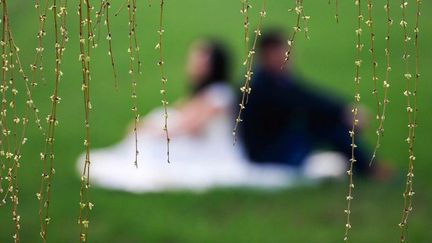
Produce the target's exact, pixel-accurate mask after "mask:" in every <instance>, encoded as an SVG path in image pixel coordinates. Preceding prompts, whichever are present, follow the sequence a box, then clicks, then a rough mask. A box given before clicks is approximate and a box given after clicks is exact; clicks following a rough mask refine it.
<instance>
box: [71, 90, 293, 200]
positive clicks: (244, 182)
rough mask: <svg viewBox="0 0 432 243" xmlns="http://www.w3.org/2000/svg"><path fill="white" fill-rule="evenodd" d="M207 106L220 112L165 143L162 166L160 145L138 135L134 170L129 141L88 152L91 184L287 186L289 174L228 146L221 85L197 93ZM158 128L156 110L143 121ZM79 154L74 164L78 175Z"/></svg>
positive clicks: (227, 108)
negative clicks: (198, 127)
mask: <svg viewBox="0 0 432 243" xmlns="http://www.w3.org/2000/svg"><path fill="white" fill-rule="evenodd" d="M203 92H204V93H203V94H204V95H205V96H206V98H207V99H208V100H209V101H210V102H211V104H213V106H215V107H218V108H222V110H224V112H222V113H220V114H219V115H218V116H217V117H215V118H214V119H212V120H211V121H210V122H209V123H208V124H207V125H206V126H205V128H204V129H202V131H201V132H200V133H199V135H179V136H175V137H173V138H172V140H171V143H170V161H171V163H167V156H166V140H165V138H163V136H153V135H151V134H146V133H144V132H142V131H141V132H140V131H138V132H139V134H138V146H139V148H138V150H139V155H138V164H139V165H138V168H135V166H134V160H135V138H134V136H133V134H131V135H128V137H126V138H125V139H124V140H123V141H121V142H120V143H119V144H117V145H114V146H112V147H108V148H103V149H95V150H92V151H91V167H90V170H91V172H90V176H91V183H92V184H93V185H96V186H99V187H104V188H110V189H115V190H125V191H130V192H137V193H139V192H151V191H167V190H192V191H203V190H207V189H210V188H214V187H234V186H235V187H251V186H253V187H261V188H280V187H286V186H289V185H292V184H293V182H294V173H293V171H292V170H291V169H289V168H286V167H283V166H277V165H257V164H253V163H250V162H248V161H247V160H246V159H245V156H244V154H243V152H242V148H241V145H240V144H236V145H235V146H233V137H232V134H231V131H232V128H233V125H234V119H233V118H232V115H231V108H232V104H233V102H235V98H234V94H233V92H232V90H231V89H230V87H229V86H227V85H225V84H213V85H210V86H209V87H208V88H206V90H204V91H203ZM144 119H145V120H146V121H153V122H154V121H156V122H158V124H160V129H162V124H163V112H162V110H161V109H156V110H154V111H153V112H151V113H150V114H148V115H147V116H146V117H145V118H144ZM168 121H169V128H170V127H171V128H172V127H174V128H175V127H176V123H177V122H178V111H176V110H175V109H170V110H169V120H168ZM83 161H84V155H82V156H80V159H79V162H78V165H79V166H78V168H79V172H80V173H81V171H82V166H83V163H84V162H83Z"/></svg>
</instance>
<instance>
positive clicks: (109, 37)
mask: <svg viewBox="0 0 432 243" xmlns="http://www.w3.org/2000/svg"><path fill="white" fill-rule="evenodd" d="M104 2H105V25H106V28H107V32H108V34H107V37H106V38H107V40H108V56H109V57H110V60H111V67H112V70H113V75H114V87H115V88H116V89H118V79H117V71H116V65H115V59H114V53H113V48H112V32H111V22H110V14H109V13H110V12H109V10H110V8H111V3H110V1H108V0H107V1H104Z"/></svg>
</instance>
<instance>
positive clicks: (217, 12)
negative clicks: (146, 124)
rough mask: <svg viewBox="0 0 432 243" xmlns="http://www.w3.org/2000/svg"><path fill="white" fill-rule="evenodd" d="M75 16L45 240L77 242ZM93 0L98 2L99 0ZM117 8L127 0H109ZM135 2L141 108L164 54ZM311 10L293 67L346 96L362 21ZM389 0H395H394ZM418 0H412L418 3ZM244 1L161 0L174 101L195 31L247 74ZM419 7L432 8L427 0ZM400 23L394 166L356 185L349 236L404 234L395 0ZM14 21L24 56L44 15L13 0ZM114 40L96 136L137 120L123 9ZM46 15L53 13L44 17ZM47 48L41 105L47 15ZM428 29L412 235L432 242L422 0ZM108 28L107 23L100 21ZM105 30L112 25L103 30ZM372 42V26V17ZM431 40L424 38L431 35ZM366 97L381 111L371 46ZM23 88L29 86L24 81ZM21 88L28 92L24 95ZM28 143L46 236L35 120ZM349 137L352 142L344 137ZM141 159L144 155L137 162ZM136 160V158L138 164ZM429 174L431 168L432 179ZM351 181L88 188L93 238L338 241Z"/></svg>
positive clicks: (24, 191)
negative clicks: (136, 191) (221, 44)
mask: <svg viewBox="0 0 432 243" xmlns="http://www.w3.org/2000/svg"><path fill="white" fill-rule="evenodd" d="M70 2H71V3H70V4H71V6H70V8H69V15H70V16H69V17H70V19H69V24H70V33H71V40H70V43H69V44H68V46H67V50H66V51H67V52H66V54H65V55H66V56H65V60H64V62H63V65H64V67H63V70H64V73H65V78H64V80H62V82H61V89H60V96H61V98H62V102H61V104H60V107H59V120H60V125H59V127H58V133H57V138H56V141H57V143H56V175H55V178H54V185H53V195H52V196H53V197H52V206H51V217H52V221H51V222H52V223H51V224H50V228H49V232H48V234H49V242H56V243H57V242H76V241H77V240H78V237H79V226H78V224H77V217H78V202H79V193H78V192H79V186H80V181H79V177H78V176H77V174H76V172H75V161H76V159H77V157H78V155H79V154H80V153H81V152H82V151H83V149H84V148H83V146H82V141H83V137H84V128H83V105H82V93H81V91H80V89H81V78H80V64H79V62H78V48H79V45H78V44H79V43H78V34H77V23H78V22H77V16H76V7H77V6H76V3H75V2H76V1H70ZM95 2H98V1H95ZM113 2H116V3H114V4H113V8H112V10H113V11H112V12H114V11H115V10H116V9H117V8H118V7H119V6H120V3H121V2H122V1H113ZM138 2H139V4H141V6H140V9H139V12H138V14H139V26H138V28H139V39H140V43H141V54H142V58H143V61H144V73H143V76H142V78H141V79H140V81H139V87H138V89H139V101H140V105H139V106H140V107H139V108H140V112H141V114H145V113H146V112H147V111H149V110H150V109H152V108H153V107H155V106H158V105H159V104H160V97H159V89H160V83H159V80H160V79H159V77H158V69H157V66H156V65H155V64H156V62H157V53H156V51H155V50H154V46H155V44H156V42H157V33H156V31H157V28H158V14H159V12H158V6H157V4H156V2H157V1H155V0H153V2H154V6H152V7H148V6H147V5H146V4H145V3H144V2H146V1H138ZM251 2H253V5H254V8H253V9H252V12H251V16H252V22H253V24H252V26H255V23H256V19H257V16H258V11H259V4H260V2H261V1H251ZM291 2H293V1H269V6H268V11H267V16H268V17H267V18H266V19H265V22H266V25H265V26H280V27H283V28H286V29H287V30H291V26H293V25H294V16H293V15H292V14H289V13H288V12H287V9H288V8H289V7H291V6H292V3H291ZM306 2H307V3H306V4H305V11H306V12H307V14H308V15H311V17H312V18H311V21H310V23H309V25H310V26H309V28H310V36H311V39H310V40H306V39H305V38H304V37H303V35H299V38H298V41H297V44H298V46H297V47H298V48H297V49H296V51H295V56H294V60H295V67H296V68H295V70H296V72H298V73H299V74H301V75H303V76H305V77H306V78H308V79H310V80H311V84H313V85H316V87H317V88H324V89H329V90H332V91H334V92H337V93H339V94H340V95H341V96H343V97H346V98H347V99H351V98H350V97H352V96H351V95H352V90H353V75H354V65H353V60H354V53H355V48H354V37H355V34H354V29H355V26H354V25H355V21H356V15H355V14H356V13H355V6H354V4H353V1H341V3H340V4H341V6H340V12H341V13H340V15H341V16H340V23H339V24H336V23H335V21H334V17H333V15H334V6H329V5H327V1H306ZM392 2H393V1H392ZM411 2H412V3H411ZM383 5H384V2H383V1H381V2H380V3H377V4H376V11H375V15H376V21H375V24H376V25H377V29H376V32H377V46H376V48H377V53H378V58H379V63H380V64H379V76H380V77H383V76H384V75H383V73H384V68H383V67H384V66H385V65H384V48H385V42H384V34H385V12H384V9H383ZM240 7H241V6H240V2H239V1H232V0H203V1H198V0H182V1H167V4H166V8H167V9H166V36H165V37H166V42H165V43H166V67H167V75H168V77H169V86H168V92H169V98H170V101H172V102H174V101H175V100H177V99H179V98H181V97H182V96H184V95H185V92H186V85H185V82H184V81H185V75H184V71H183V70H184V60H185V54H186V52H187V46H188V45H189V43H190V42H191V41H193V40H194V39H196V38H199V37H203V36H204V37H205V36H210V37H216V38H219V39H222V40H224V41H226V43H227V44H228V45H229V47H230V49H231V50H232V51H233V52H234V53H235V60H236V62H235V63H236V64H237V65H236V70H235V73H234V75H233V82H234V81H235V80H240V77H241V76H242V75H241V71H242V70H241V63H242V61H241V54H242V50H244V49H243V29H242V16H241V15H240V12H239V10H240ZM423 9H425V10H430V9H432V4H431V2H430V1H424V4H423ZM392 10H393V14H394V19H395V21H394V22H395V24H394V26H393V28H394V31H393V34H394V36H393V37H392V51H393V53H392V55H393V59H392V66H393V73H392V80H393V86H392V87H391V92H390V95H391V103H390V105H389V110H388V116H387V122H386V125H385V126H386V134H385V137H384V139H383V146H382V149H381V150H380V156H381V157H382V158H383V159H384V160H386V161H388V162H389V163H391V164H393V165H394V167H395V168H397V170H398V176H397V177H396V178H395V179H394V180H392V181H391V182H388V183H379V182H375V181H363V182H361V183H357V184H356V189H355V200H354V204H353V215H352V216H353V222H352V224H353V229H352V242H368V243H371V242H378V243H382V242H397V241H398V238H399V228H398V226H397V224H398V223H399V220H400V216H401V210H402V188H403V185H404V175H405V171H406V167H407V157H408V156H407V145H406V143H405V142H404V139H405V137H406V134H407V126H406V122H407V115H406V112H405V109H406V108H405V97H404V96H403V94H402V93H403V89H404V80H403V71H402V70H403V63H402V59H401V57H402V49H401V48H402V35H401V31H400V26H399V22H400V17H401V15H400V8H399V3H395V5H394V7H393V9H392ZM413 14H414V1H410V5H409V15H408V17H409V18H410V21H409V24H410V25H409V26H410V28H412V26H413V23H414V21H413V16H414V15H413ZM10 15H11V22H12V25H13V28H14V32H15V38H16V42H17V44H18V45H19V47H20V49H21V55H22V59H23V61H24V62H25V64H26V66H27V67H28V65H29V64H30V63H31V62H32V60H33V56H34V48H35V47H36V43H37V42H36V37H35V36H36V32H37V16H36V13H35V11H34V8H33V3H31V1H24V0H21V1H12V3H11V5H10ZM112 21H113V26H112V27H113V29H114V31H113V34H114V36H113V42H114V52H115V53H114V54H115V56H116V61H117V66H118V71H119V80H120V89H119V91H115V90H114V86H113V83H114V81H113V78H112V74H111V70H110V63H109V58H108V56H107V55H106V53H107V45H106V43H105V42H104V40H105V38H104V37H102V38H101V43H100V45H99V47H98V49H96V50H95V51H94V55H93V57H92V61H93V64H94V65H93V78H92V87H93V88H92V97H93V107H94V109H93V111H92V120H91V123H92V128H91V129H92V141H93V144H92V145H93V147H103V146H107V145H110V144H114V143H116V142H117V141H119V140H120V139H121V138H122V137H123V136H124V134H125V131H126V127H127V125H128V124H129V122H130V121H131V119H132V112H131V111H130V107H131V101H130V83H129V79H128V73H127V72H128V56H127V55H128V54H127V16H126V12H122V13H121V14H120V15H119V16H118V17H113V18H112ZM49 23H51V22H49ZM48 26H49V29H48V37H47V39H46V46H47V48H46V50H47V55H46V58H45V63H46V72H47V83H46V84H41V85H40V86H39V87H38V88H37V89H36V90H35V94H34V95H35V100H36V102H37V104H38V105H39V106H40V110H41V113H42V114H43V116H45V115H46V114H47V112H48V110H49V102H50V100H49V98H48V97H49V95H50V93H51V90H52V86H53V80H52V77H53V74H52V73H53V69H54V66H53V55H52V54H53V53H52V52H53V51H52V50H51V49H52V48H50V47H52V46H53V40H52V39H51V37H49V36H50V34H52V28H51V25H48ZM422 26H423V27H422V30H423V32H421V53H422V55H421V65H422V66H421V67H422V80H421V84H420V91H419V106H420V115H419V128H418V137H417V144H416V146H417V147H416V154H417V160H416V177H415V191H416V196H415V206H414V208H415V211H414V212H413V214H412V217H411V219H410V226H409V241H408V242H414V243H427V242H432V226H431V223H430V221H431V218H432V206H431V205H432V187H431V186H430V177H429V176H430V175H431V174H430V173H431V172H430V171H431V170H432V164H431V163H430V162H431V159H432V155H431V153H430V151H428V150H429V149H430V148H431V147H430V144H431V132H432V115H431V108H432V106H431V104H432V99H431V97H432V96H431V88H432V85H431V83H430V80H431V78H432V69H431V68H430V67H432V58H431V55H430V54H431V50H430V43H432V31H431V29H432V15H431V14H430V11H424V14H423V16H422ZM102 31H103V30H102ZM102 33H103V36H105V33H104V32H102ZM364 33H365V36H364V40H365V45H366V47H367V46H368V45H369V44H368V41H367V40H368V36H367V31H366V26H365V31H364ZM428 44H429V45H428ZM363 56H364V60H365V61H364V65H363V70H364V73H363V80H362V81H363V83H362V97H363V98H364V99H363V100H364V103H365V104H366V105H367V106H369V107H370V110H371V113H373V112H374V106H373V96H372V94H371V91H372V88H373V86H372V84H373V83H372V80H371V77H370V76H371V74H370V73H371V65H368V63H370V62H369V60H370V55H368V53H367V51H366V48H365V51H364V54H363ZM22 93H23V94H24V92H22ZM21 98H22V99H24V98H23V97H21ZM376 125H377V124H376V122H375V121H372V122H370V124H369V127H367V129H366V132H367V136H368V139H369V141H370V142H371V144H372V143H373V142H374V140H375V136H374V130H375V127H376ZM29 139H30V140H29V144H28V145H27V146H25V147H24V148H25V151H24V155H23V163H22V166H21V170H20V171H21V172H20V173H21V174H20V178H19V180H20V189H21V193H20V208H19V210H20V212H21V221H22V230H21V232H22V242H37V241H38V239H39V223H38V222H39V218H38V217H39V216H38V203H37V199H36V197H35V193H36V191H37V190H38V183H39V177H40V171H41V166H40V161H39V153H40V152H41V151H42V150H43V139H44V138H43V137H42V136H41V135H40V133H39V132H38V131H37V130H36V129H34V128H32V129H31V130H30V131H29ZM347 146H348V145H347ZM141 163H145V162H144V161H142V162H141ZM131 166H132V165H131ZM428 178H429V179H428ZM345 192H346V185H345V183H340V184H337V183H332V184H326V185H321V186H317V187H307V188H296V189H289V190H283V191H277V192H260V191H253V190H240V189H236V190H215V191H212V192H209V193H204V194H193V193H186V192H184V193H180V192H179V193H167V194H145V195H133V194H127V193H119V192H113V191H106V190H102V189H97V188H93V189H92V201H94V203H95V205H96V206H95V208H94V210H93V212H92V215H91V226H90V227H91V228H90V238H89V242H92V243H97V242H119V243H134V242H170V243H173V242H236V243H239V242H305V243H309V242H320V243H322V242H341V241H342V238H343V231H344V224H345V222H344V220H345V218H344V217H345V216H344V213H343V209H344V207H345V200H344V198H345ZM9 209H10V204H9V205H7V206H6V207H4V208H0V242H2V243H3V242H11V241H12V238H11V237H12V230H13V224H12V221H11V217H10V210H9Z"/></svg>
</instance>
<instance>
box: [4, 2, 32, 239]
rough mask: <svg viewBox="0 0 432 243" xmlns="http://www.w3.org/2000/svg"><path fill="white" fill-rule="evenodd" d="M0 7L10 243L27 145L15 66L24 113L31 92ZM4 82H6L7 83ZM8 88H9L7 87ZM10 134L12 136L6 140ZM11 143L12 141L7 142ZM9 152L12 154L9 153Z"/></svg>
mask: <svg viewBox="0 0 432 243" xmlns="http://www.w3.org/2000/svg"><path fill="white" fill-rule="evenodd" d="M0 4H1V5H2V7H3V9H2V10H3V11H2V12H3V18H2V30H3V31H2V41H1V46H2V80H3V81H2V84H1V89H0V90H1V93H2V97H3V98H2V111H1V120H0V123H1V124H0V125H1V129H2V139H1V151H0V157H5V159H6V160H7V161H8V164H9V168H8V170H7V176H6V177H5V178H4V179H6V180H7V181H8V188H7V191H6V192H5V195H3V198H2V200H1V202H0V206H2V205H4V204H5V203H6V199H7V197H8V195H9V194H10V199H11V201H12V220H13V222H14V223H15V233H14V234H13V239H14V242H20V234H19V232H20V229H21V225H20V218H21V217H20V215H19V213H18V205H19V198H18V193H19V183H18V169H19V168H20V160H21V147H22V145H24V144H25V143H26V141H27V138H26V128H27V124H28V118H27V113H28V112H26V115H25V116H24V117H23V118H22V119H21V118H20V117H19V115H18V113H17V108H16V107H17V103H16V96H17V95H18V89H17V87H16V78H15V70H16V67H15V65H17V66H18V72H19V74H21V75H22V77H23V80H24V83H25V86H26V89H27V92H26V94H27V98H28V100H27V102H26V105H27V106H26V109H27V111H28V110H29V109H30V108H31V107H32V103H33V101H32V98H31V92H30V90H29V84H28V77H27V76H26V75H25V73H24V70H23V68H22V64H21V61H20V58H19V51H20V50H19V48H18V47H17V46H16V44H15V42H14V40H13V35H12V30H11V28H10V23H9V15H8V7H7V1H6V0H3V1H0ZM7 79H8V80H9V81H7ZM9 85H10V86H9ZM7 90H11V101H10V102H9V104H8V101H7V97H6V96H7ZM8 106H9V108H10V109H11V112H12V114H13V117H12V119H11V121H12V126H11V127H12V130H10V129H9V128H8V125H7V124H8V118H7V113H8V112H7V109H8V108H7V107H8ZM21 123H22V129H21V135H19V134H18V133H19V124H21ZM11 132H12V136H10V134H11ZM11 140H12V141H11ZM12 151H13V152H12ZM1 160H2V165H1V166H2V167H1V173H0V174H1V179H0V181H3V172H4V170H6V165H5V160H3V158H2V159H1ZM1 193H3V187H2V186H0V194H1Z"/></svg>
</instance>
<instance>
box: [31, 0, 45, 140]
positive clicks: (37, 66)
mask: <svg viewBox="0 0 432 243" xmlns="http://www.w3.org/2000/svg"><path fill="white" fill-rule="evenodd" d="M48 5H49V0H45V3H44V6H43V11H41V3H40V1H39V0H37V1H36V3H35V8H36V10H37V14H38V18H39V31H38V33H37V39H38V46H37V47H36V54H35V58H34V61H33V63H32V64H30V70H31V73H32V74H31V90H32V89H33V88H34V87H36V86H37V85H38V82H37V73H38V72H37V71H38V70H39V73H40V79H41V80H42V81H43V82H45V76H44V65H43V57H44V51H45V48H44V37H45V36H46V31H45V28H46V27H45V26H46V20H47V12H48V7H49V6H48ZM32 109H33V112H34V116H35V122H36V125H37V127H38V129H39V130H40V131H42V133H43V135H45V131H44V129H43V126H42V125H41V120H40V118H39V109H38V108H37V107H36V106H35V105H34V104H33V107H32Z"/></svg>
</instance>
